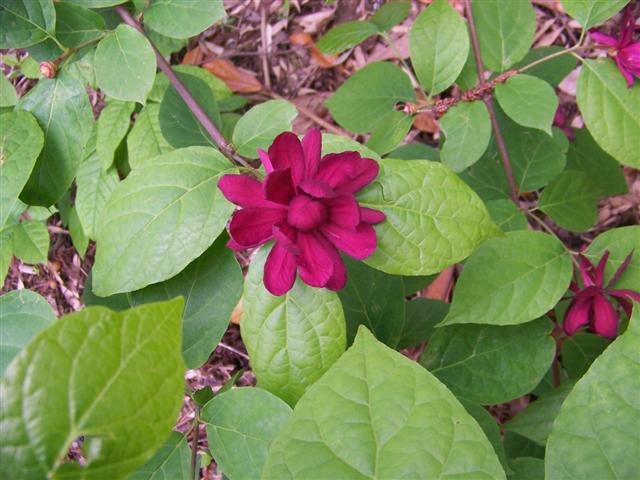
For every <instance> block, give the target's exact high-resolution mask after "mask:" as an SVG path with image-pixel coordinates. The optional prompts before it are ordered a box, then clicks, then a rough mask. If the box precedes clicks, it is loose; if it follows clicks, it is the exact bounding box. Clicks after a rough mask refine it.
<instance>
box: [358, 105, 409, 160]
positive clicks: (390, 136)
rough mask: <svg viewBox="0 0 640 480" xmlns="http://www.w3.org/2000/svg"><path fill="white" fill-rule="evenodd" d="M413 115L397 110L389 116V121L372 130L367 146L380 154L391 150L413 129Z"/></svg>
mask: <svg viewBox="0 0 640 480" xmlns="http://www.w3.org/2000/svg"><path fill="white" fill-rule="evenodd" d="M412 124H413V117H410V116H408V115H406V114H404V113H402V112H395V114H394V115H393V116H389V118H388V123H387V124H385V125H383V124H381V125H378V126H377V127H376V128H375V129H374V130H373V131H372V132H371V136H370V137H369V140H368V141H367V147H369V148H371V149H372V150H375V151H376V152H378V153H379V154H380V155H384V154H385V153H388V152H390V151H391V150H393V149H394V148H396V147H397V146H398V144H399V143H400V142H402V141H403V140H404V138H405V137H406V136H407V133H409V130H411V125H412Z"/></svg>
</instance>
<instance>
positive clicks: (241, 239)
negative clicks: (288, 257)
mask: <svg viewBox="0 0 640 480" xmlns="http://www.w3.org/2000/svg"><path fill="white" fill-rule="evenodd" d="M286 218H287V212H286V210H272V209H264V208H245V209H243V210H238V211H237V212H235V213H234V214H233V217H232V218H231V223H230V224H229V233H230V234H231V237H232V238H233V239H234V240H235V241H236V242H237V244H238V245H241V246H243V247H245V248H249V247H255V246H257V245H261V244H263V243H265V242H266V241H267V240H270V239H271V237H273V226H274V225H276V224H278V223H280V222H282V221H283V220H285V219H286Z"/></svg>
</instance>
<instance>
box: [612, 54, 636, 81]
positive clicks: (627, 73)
mask: <svg viewBox="0 0 640 480" xmlns="http://www.w3.org/2000/svg"><path fill="white" fill-rule="evenodd" d="M616 65H618V70H620V73H621V74H622V76H623V77H624V79H625V80H626V81H627V87H628V88H631V87H633V83H634V82H635V79H634V78H633V74H632V73H631V72H630V71H629V70H628V69H627V66H626V65H625V63H624V61H623V60H622V57H621V56H620V55H616Z"/></svg>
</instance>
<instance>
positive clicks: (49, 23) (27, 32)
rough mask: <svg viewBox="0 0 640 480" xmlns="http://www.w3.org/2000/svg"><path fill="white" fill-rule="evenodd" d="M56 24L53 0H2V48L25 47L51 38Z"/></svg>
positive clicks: (0, 20) (0, 30)
mask: <svg viewBox="0 0 640 480" xmlns="http://www.w3.org/2000/svg"><path fill="white" fill-rule="evenodd" d="M55 26H56V11H55V9H54V8H53V1H52V0H2V1H0V48H24V47H29V46H31V45H35V44H36V43H38V42H41V41H42V40H44V39H45V38H49V37H50V36H51V34H52V33H53V31H54V29H55Z"/></svg>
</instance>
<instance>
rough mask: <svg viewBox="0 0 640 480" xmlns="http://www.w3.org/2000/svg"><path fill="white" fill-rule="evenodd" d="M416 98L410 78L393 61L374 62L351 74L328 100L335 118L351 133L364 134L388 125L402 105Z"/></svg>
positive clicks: (327, 103)
mask: <svg viewBox="0 0 640 480" xmlns="http://www.w3.org/2000/svg"><path fill="white" fill-rule="evenodd" d="M415 99H416V95H415V92H414V91H413V87H412V86H411V80H409V77H407V75H406V74H405V73H404V72H403V71H402V70H400V68H399V67H397V66H395V65H394V64H392V63H389V62H377V63H371V64H369V65H367V66H366V67H364V68H363V69H361V70H358V71H357V72H356V73H354V74H353V75H351V76H350V77H349V78H348V79H347V81H346V82H344V83H343V84H342V85H341V86H340V88H339V89H338V90H337V91H336V93H334V94H333V96H332V97H331V98H330V99H329V100H327V102H326V105H327V107H329V110H330V111H331V115H333V118H335V120H336V122H338V123H339V124H340V125H341V126H342V127H344V128H346V129H347V130H349V131H350V132H356V133H364V132H371V131H373V130H374V129H375V128H376V127H377V126H378V125H384V124H386V123H387V122H388V120H389V118H393V117H394V116H395V115H396V114H397V113H398V112H397V110H396V109H395V106H396V104H397V103H398V102H413V101H415Z"/></svg>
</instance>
